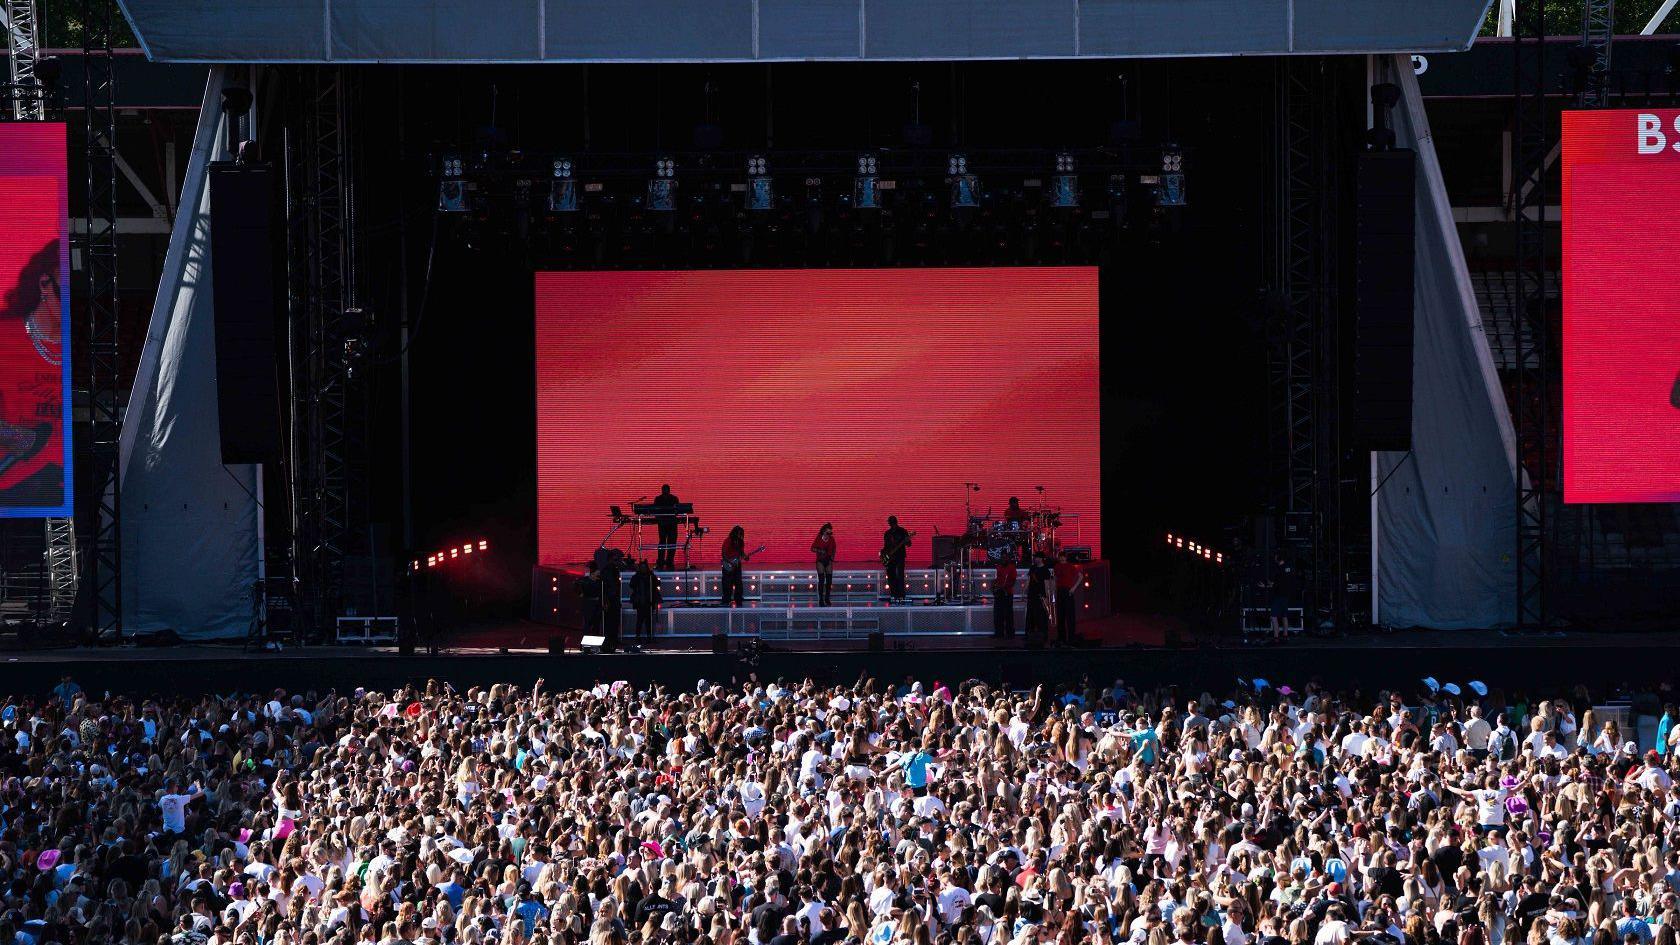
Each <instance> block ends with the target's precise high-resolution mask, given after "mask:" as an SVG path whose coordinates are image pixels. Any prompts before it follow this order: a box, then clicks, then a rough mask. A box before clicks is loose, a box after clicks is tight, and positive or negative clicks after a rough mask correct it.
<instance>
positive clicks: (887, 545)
mask: <svg viewBox="0 0 1680 945" xmlns="http://www.w3.org/2000/svg"><path fill="white" fill-rule="evenodd" d="M909 553H910V533H909V532H907V531H905V530H904V528H903V527H902V526H901V525H899V524H898V516H896V515H889V516H887V530H886V532H885V533H883V534H882V535H881V563H882V564H883V565H885V566H886V569H887V596H888V597H891V598H892V599H893V600H895V601H903V600H904V594H905V587H904V559H905V558H907V557H908V556H909Z"/></svg>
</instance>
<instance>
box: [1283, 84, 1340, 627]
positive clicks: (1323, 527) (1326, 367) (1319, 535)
mask: <svg viewBox="0 0 1680 945" xmlns="http://www.w3.org/2000/svg"><path fill="white" fill-rule="evenodd" d="M1277 70H1278V71H1277V76H1276V102H1275V107H1276V109H1277V114H1278V119H1279V121H1278V128H1279V130H1278V135H1279V137H1278V139H1277V141H1276V142H1275V148H1274V168H1273V180H1274V195H1273V200H1274V202H1275V210H1276V212H1275V214H1274V218H1275V219H1276V220H1277V221H1278V222H1277V227H1276V230H1275V231H1274V233H1273V235H1272V238H1271V250H1270V253H1269V256H1270V259H1269V263H1268V268H1269V270H1270V278H1271V280H1272V284H1273V286H1274V291H1273V298H1272V301H1271V309H1272V310H1271V311H1270V312H1269V317H1270V319H1271V321H1272V325H1271V331H1270V333H1269V337H1270V347H1271V349H1272V350H1271V359H1270V360H1271V371H1270V377H1271V385H1272V391H1271V403H1272V412H1273V417H1272V428H1273V431H1274V446H1273V453H1274V463H1273V465H1274V474H1275V476H1276V479H1275V488H1276V492H1275V495H1276V498H1275V499H1274V502H1273V505H1274V507H1275V508H1276V509H1277V511H1278V512H1280V513H1282V514H1283V515H1284V516H1285V527H1286V530H1287V529H1289V528H1290V527H1291V526H1292V524H1293V526H1304V528H1305V532H1304V533H1301V532H1300V530H1299V529H1297V536H1296V542H1297V543H1296V546H1295V548H1296V556H1297V557H1298V559H1299V564H1300V567H1301V571H1302V574H1303V577H1304V578H1305V581H1304V588H1303V589H1304V592H1305V600H1304V602H1303V603H1304V606H1305V608H1306V612H1307V615H1308V616H1307V622H1308V626H1309V627H1313V626H1317V625H1318V624H1319V622H1320V619H1321V618H1328V619H1329V620H1330V621H1331V622H1332V623H1334V624H1335V625H1337V626H1342V625H1344V624H1345V622H1346V617H1345V610H1346V606H1345V600H1344V598H1345V594H1344V593H1343V591H1342V588H1343V585H1344V583H1345V582H1344V580H1343V577H1342V570H1343V568H1342V564H1341V559H1342V558H1343V557H1344V556H1343V554H1342V547H1341V538H1340V535H1341V529H1340V525H1339V519H1340V516H1341V512H1342V509H1341V504H1342V503H1341V489H1340V458H1341V457H1340V449H1341V435H1340V426H1339V424H1340V396H1339V392H1340V376H1339V369H1338V363H1339V362H1338V354H1337V352H1338V344H1339V342H1338V339H1339V333H1338V329H1339V315H1338V311H1337V305H1336V298H1337V294H1338V293H1337V291H1336V283H1337V264H1336V256H1337V249H1336V246H1337V243H1336V232H1337V219H1338V217H1337V215H1336V205H1337V188H1338V186H1339V183H1338V181H1339V174H1338V167H1339V158H1340V155H1339V154H1338V152H1337V145H1336V142H1337V141H1339V140H1340V137H1339V136H1340V130H1341V129H1340V128H1339V121H1340V115H1339V113H1338V110H1337V107H1336V102H1337V101H1338V94H1339V91H1340V85H1339V82H1340V79H1339V72H1338V70H1337V68H1336V62H1335V60H1332V59H1324V58H1318V57H1291V58H1288V59H1283V60H1280V61H1279V63H1278V67H1277Z"/></svg>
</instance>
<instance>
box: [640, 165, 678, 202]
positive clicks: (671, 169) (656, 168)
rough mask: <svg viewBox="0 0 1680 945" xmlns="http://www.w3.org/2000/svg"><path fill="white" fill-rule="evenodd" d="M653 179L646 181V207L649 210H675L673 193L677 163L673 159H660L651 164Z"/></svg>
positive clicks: (675, 183)
mask: <svg viewBox="0 0 1680 945" xmlns="http://www.w3.org/2000/svg"><path fill="white" fill-rule="evenodd" d="M653 173H654V177H653V179H652V180H650V181H648V189H647V205H648V209H649V210H671V209H674V208H675V196H674V191H675V190H676V186H677V180H676V178H677V162H676V159H674V158H668V157H662V158H660V159H659V160H657V161H655V162H654V164H653Z"/></svg>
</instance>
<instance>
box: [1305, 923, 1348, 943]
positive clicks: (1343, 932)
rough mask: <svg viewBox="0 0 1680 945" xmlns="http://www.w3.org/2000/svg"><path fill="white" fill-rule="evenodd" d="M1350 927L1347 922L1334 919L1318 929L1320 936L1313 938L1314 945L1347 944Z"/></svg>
mask: <svg viewBox="0 0 1680 945" xmlns="http://www.w3.org/2000/svg"><path fill="white" fill-rule="evenodd" d="M1347 942H1348V927H1347V923H1346V922H1337V921H1336V920H1334V919H1332V920H1330V921H1329V922H1326V923H1324V924H1323V925H1322V926H1320V927H1319V929H1318V937H1317V938H1314V939H1313V945H1347Z"/></svg>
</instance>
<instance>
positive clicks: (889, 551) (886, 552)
mask: <svg viewBox="0 0 1680 945" xmlns="http://www.w3.org/2000/svg"><path fill="white" fill-rule="evenodd" d="M915 537H916V533H915V532H905V534H904V537H903V538H901V539H899V540H898V541H895V542H893V543H892V544H891V545H888V546H887V547H885V548H882V549H881V567H883V568H884V567H886V566H887V565H889V564H891V563H892V559H893V556H894V555H896V554H898V553H899V552H900V551H903V550H904V548H905V546H906V545H908V544H910V539H912V538H915Z"/></svg>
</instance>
